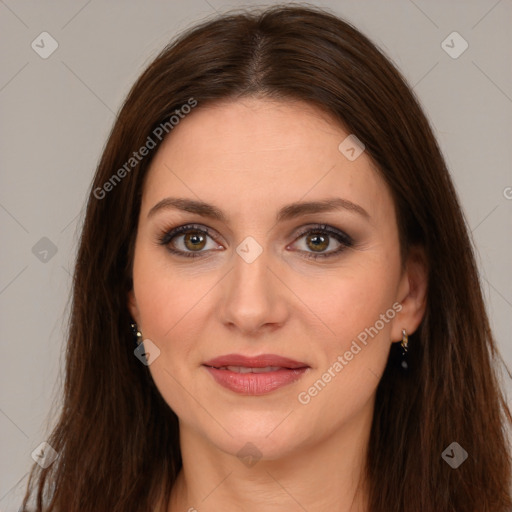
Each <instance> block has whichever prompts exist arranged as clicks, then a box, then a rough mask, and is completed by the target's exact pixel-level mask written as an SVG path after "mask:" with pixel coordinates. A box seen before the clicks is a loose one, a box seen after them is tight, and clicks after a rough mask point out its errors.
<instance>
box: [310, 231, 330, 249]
mask: <svg viewBox="0 0 512 512" xmlns="http://www.w3.org/2000/svg"><path fill="white" fill-rule="evenodd" d="M310 244H312V245H310ZM306 245H307V246H308V247H309V248H310V249H313V250H314V251H316V252H319V251H323V250H324V249H327V247H328V246H329V237H328V236H325V235H322V234H319V233H314V232H313V233H310V234H309V235H308V236H307V237H306Z"/></svg>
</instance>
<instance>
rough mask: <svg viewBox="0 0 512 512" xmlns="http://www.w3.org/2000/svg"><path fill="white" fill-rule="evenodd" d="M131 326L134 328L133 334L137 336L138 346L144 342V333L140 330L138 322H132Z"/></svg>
mask: <svg viewBox="0 0 512 512" xmlns="http://www.w3.org/2000/svg"><path fill="white" fill-rule="evenodd" d="M130 327H131V328H132V332H133V335H134V336H135V338H136V341H137V346H139V345H140V344H141V343H142V333H141V332H140V331H139V328H138V327H137V324H136V323H134V322H132V323H131V324H130Z"/></svg>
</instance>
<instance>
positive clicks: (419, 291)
mask: <svg viewBox="0 0 512 512" xmlns="http://www.w3.org/2000/svg"><path fill="white" fill-rule="evenodd" d="M427 288H428V265H427V258H426V255H425V250H424V248H423V247H421V246H413V247H411V248H410V250H409V256H408V258H407V262H406V265H405V270H404V272H403V274H402V277H401V278H400V283H399V286H398V295H397V301H398V302H399V303H400V304H401V306H402V309H401V310H400V311H399V312H398V314H397V315H396V316H395V318H394V319H393V327H392V329H391V336H392V338H391V339H392V340H393V341H400V340H402V329H405V330H406V332H407V334H412V333H413V332H415V331H416V329H417V328H418V326H419V325H420V323H421V321H422V319H423V316H424V314H425V309H426V305H427Z"/></svg>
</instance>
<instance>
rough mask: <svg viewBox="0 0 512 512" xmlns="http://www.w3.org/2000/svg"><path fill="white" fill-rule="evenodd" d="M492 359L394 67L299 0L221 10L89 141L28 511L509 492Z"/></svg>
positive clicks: (464, 507) (470, 280)
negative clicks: (63, 317) (66, 325)
mask: <svg viewBox="0 0 512 512" xmlns="http://www.w3.org/2000/svg"><path fill="white" fill-rule="evenodd" d="M499 362H500V357H499V354H498V353H497V349H496V346H495V342H494V340H493V336H492V333H491V331H490V328H489V322H488V318H487V315H486V312H485V308H484V303H483V300H482V293H481V290H480V287H479V284H478V275H477V269H476V265H475V260H474V255H473V249H472V246H471V243H470V240H469V237H468V231H467V227H466V225H465V222H464V218H463V215H462V213H461V208H460V205H459V202H458V199H457V196H456V193H455V191H454V187H453V185H452V182H451V179H450V177H449V174H448V172H447V169H446V165H445V163H444V160H443V157H442V155H441V153H440V150H439V147H438V145H437V143H436V141H435V139H434V136H433V134H432V131H431V129H430V127H429V124H428V122H427V120H426V118H425V115H424V114H423V113H422V111H421V109H420V107H419V105H418V103H417V101H416V100H415V98H414V96H413V94H412V92H411V90H410V89H409V88H408V86H407V85H406V84H405V82H404V80H403V78H402V77H401V76H400V74H399V73H398V71H397V70H396V69H395V68H394V67H393V66H392V64H391V63H390V62H389V61H388V60H387V58H386V57H384V56H383V54H382V53H381V52H380V51H379V50H378V49H377V48H376V47H375V46H374V45H373V44H372V43H371V42H370V41H369V40H368V39H367V38H366V37H364V36H363V35H362V34H361V33H360V32H358V31H357V30H356V29H354V28H353V27H352V26H351V25H349V24H348V23H346V22H344V21H341V20H340V19H338V18H336V17H335V16H333V15H331V14H329V13H326V12H324V11H320V10H318V9H314V8H305V7H304V8H302V7H279V6H278V7H274V8H271V9H268V10H266V11H264V12H262V13H254V14H249V13H243V14H231V15H225V16H221V17H219V18H217V19H215V20H213V21H208V22H205V23H203V24H202V25H200V26H197V27H195V28H194V29H192V30H190V31H188V32H187V33H185V34H184V35H182V36H181V37H180V38H179V39H178V40H177V41H175V42H174V43H173V44H171V45H170V46H168V47H167V48H166V49H165V50H164V51H163V52H162V53H161V54H160V55H159V56H158V57H157V58H156V60H155V61H154V62H153V63H152V64H151V65H150V66H149V67H148V69H147V70H146V71H145V72H144V73H143V74H142V76H141V77H140V78H139V80H138V81H137V83H136V84H135V85H134V87H133V88H132V90H131V92H130V94H129V96H128V98H127V100H126V102H125V104H124V105H123V107H122V109H121V112H120V114H119V117H118V119H117V121H116V123H115V125H114V127H113V130H112V133H111V135H110V137H109V140H108V143H107V145H106V148H105V150H104V154H103V157H102V159H101V162H100V164H99V167H98V169H97V172H96V175H95V178H94V183H93V185H92V189H91V197H90V198H89V202H88V207H87V214H86V219H85V224H84V227H83V233H82V238H81V243H80V248H79V253H78V258H77V263H76V268H75V277H74V295H73V310H72V317H71V328H70V335H69V344H68V351H67V379H66V386H65V396H64V402H63V410H62V413H61V416H60V419H59V422H58V424H57V426H56V428H55V429H54V431H53V432H52V434H51V435H50V436H49V438H48V444H49V445H50V446H51V447H52V448H53V449H54V450H55V452H57V453H58V458H57V459H56V460H55V461H53V463H52V464H50V465H48V467H47V468H46V469H40V468H39V467H37V466H36V468H35V469H34V470H33V473H32V475H31V480H30V485H31V487H34V486H35V485H36V484H37V490H36V489H34V488H33V489H32V493H34V494H35V493H36V492H37V497H38V506H37V507H38V508H37V510H39V511H41V510H48V511H53V510H56V511H57V510H59V511H64V510H65V511H66V512H74V511H77V512H78V511H80V512H86V511H100V510H109V511H123V512H126V511H131V510H133V511H142V510H148V511H149V510H162V511H171V512H175V511H182V510H189V511H192V510H200V511H216V510H221V509H222V510H228V511H229V510H241V509H243V510H248V511H253V510H254V511H256V510H258V511H261V510H265V511H277V510H279V511H281V510H283V511H295V510H297V511H298V510H308V511H310V512H313V511H320V510H322V511H324V510H336V511H340V512H348V511H351V512H391V511H393V512H395V511H396V512H441V511H442V512H449V511H453V512H455V511H456V512H484V511H488V512H491V511H492V512H505V511H509V510H510V509H511V507H512V499H511V492H510V484H511V460H510V446H509V441H508V438H507V435H506V428H507V427H508V426H509V425H510V422H511V421H512V417H511V415H510V411H509V409H508V408H507V404H506V402H505V400H504V397H503V394H502V391H501V390H500V387H499V380H498V376H497V371H496V367H495V364H496V363H499ZM30 496H31V493H30V492H27V496H26V497H25V503H24V506H25V505H26V504H27V502H28V499H29V497H30Z"/></svg>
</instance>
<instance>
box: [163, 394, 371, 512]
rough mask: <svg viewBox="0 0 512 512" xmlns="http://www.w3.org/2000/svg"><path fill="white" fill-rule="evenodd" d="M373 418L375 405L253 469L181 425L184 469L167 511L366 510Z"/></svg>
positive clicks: (261, 462)
mask: <svg viewBox="0 0 512 512" xmlns="http://www.w3.org/2000/svg"><path fill="white" fill-rule="evenodd" d="M372 415H373V403H372V404H371V407H368V408H365V410H364V411H362V413H361V415H359V416H358V417H357V418H355V419H354V420H353V421H352V422H351V424H349V425H345V426H343V428H341V429H339V430H338V431H336V432H335V433H334V434H333V435H332V436H331V437H330V438H328V439H323V440H322V441H321V442H316V443H311V444H310V445H307V446H305V445H304V446H297V447H294V449H293V451H291V452H290V453H288V454H287V455H284V456H283V457H281V458H279V459H274V460H265V459H264V458H262V459H260V460H258V461H257V462H255V463H254V464H252V465H250V464H245V463H244V462H243V461H242V460H241V459H240V458H238V457H237V456H236V454H228V453H226V452H224V451H221V450H219V449H218V448H217V447H216V446H214V445H212V444H211V442H210V441H209V440H208V439H205V438H204V437H203V436H201V435H200V434H198V433H197V432H195V431H192V430H191V429H188V428H187V427H186V426H184V425H181V424H180V445H181V450H182V460H183V468H182V470H181V471H180V474H179V476H178V479H177V481H176V483H175V485H174V488H173V493H172V496H171V501H170V503H169V507H168V512H185V511H190V512H194V511H199V510H200V511H201V512H213V511H218V510H224V511H226V512H231V511H239V510H244V511H247V512H260V511H261V510H265V511H266V512H274V511H276V512H277V511H282V510H288V511H297V512H304V510H307V511H308V512H317V511H318V512H320V511H325V510H336V511H337V512H367V510H368V508H367V493H366V484H367V482H366V481H365V477H364V475H365V464H366V455H367V447H368V441H369V435H370V428H371V420H372Z"/></svg>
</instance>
